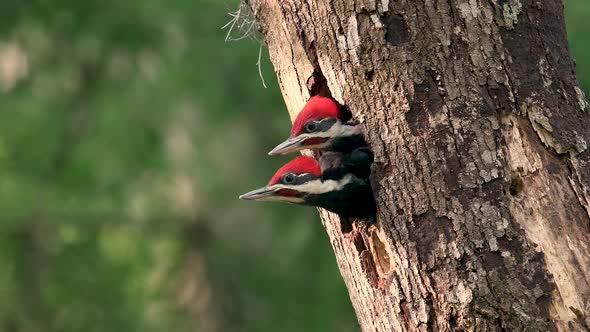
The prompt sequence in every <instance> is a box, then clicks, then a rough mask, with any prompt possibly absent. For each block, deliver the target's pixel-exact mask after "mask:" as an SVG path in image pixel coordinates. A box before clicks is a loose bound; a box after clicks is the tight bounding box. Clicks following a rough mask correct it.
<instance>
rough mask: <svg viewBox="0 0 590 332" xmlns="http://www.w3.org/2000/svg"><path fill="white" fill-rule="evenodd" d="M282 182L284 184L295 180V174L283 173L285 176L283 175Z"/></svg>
mask: <svg viewBox="0 0 590 332" xmlns="http://www.w3.org/2000/svg"><path fill="white" fill-rule="evenodd" d="M283 182H284V183H285V184H292V183H293V182H295V175H293V173H287V174H285V176H283Z"/></svg>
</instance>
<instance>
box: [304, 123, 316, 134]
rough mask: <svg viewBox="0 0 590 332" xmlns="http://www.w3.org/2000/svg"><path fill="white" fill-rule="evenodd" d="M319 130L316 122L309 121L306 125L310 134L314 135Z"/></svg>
mask: <svg viewBox="0 0 590 332" xmlns="http://www.w3.org/2000/svg"><path fill="white" fill-rule="evenodd" d="M317 129H318V124H317V122H315V121H309V122H308V123H306V124H305V130H306V131H307V132H308V133H313V132H314V131H316V130H317Z"/></svg>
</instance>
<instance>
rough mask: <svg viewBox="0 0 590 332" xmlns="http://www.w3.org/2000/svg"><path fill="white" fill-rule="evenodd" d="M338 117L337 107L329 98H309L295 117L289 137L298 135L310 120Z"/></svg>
mask: <svg viewBox="0 0 590 332" xmlns="http://www.w3.org/2000/svg"><path fill="white" fill-rule="evenodd" d="M339 115H340V111H339V107H338V105H336V103H335V102H334V101H333V100H332V99H331V98H328V97H321V96H313V97H311V98H309V100H308V101H307V104H305V106H304V107H303V109H302V110H301V112H299V114H298V115H297V118H296V119H295V122H294V123H293V127H291V136H295V135H299V134H300V133H301V131H302V130H303V127H304V126H305V124H306V123H307V121H309V120H311V119H316V120H321V119H325V118H329V117H333V118H337V117H339Z"/></svg>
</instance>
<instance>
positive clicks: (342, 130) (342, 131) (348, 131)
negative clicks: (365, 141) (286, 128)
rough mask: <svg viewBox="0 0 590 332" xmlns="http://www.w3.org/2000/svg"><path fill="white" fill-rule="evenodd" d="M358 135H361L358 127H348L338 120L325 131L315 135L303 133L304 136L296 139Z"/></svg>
mask: <svg viewBox="0 0 590 332" xmlns="http://www.w3.org/2000/svg"><path fill="white" fill-rule="evenodd" d="M360 134H361V128H360V126H349V125H346V124H343V123H342V122H341V121H340V120H338V121H336V123H334V125H332V127H330V129H329V130H327V131H320V132H317V133H304V134H301V135H298V136H297V137H300V138H301V139H307V138H317V137H322V138H328V137H336V136H353V135H360Z"/></svg>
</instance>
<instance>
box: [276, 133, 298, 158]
mask: <svg viewBox="0 0 590 332" xmlns="http://www.w3.org/2000/svg"><path fill="white" fill-rule="evenodd" d="M304 140H305V138H301V137H298V136H295V137H289V138H287V139H286V140H285V141H284V142H283V143H281V144H279V145H277V146H276V147H275V148H274V149H272V150H271V151H270V152H269V153H268V155H269V156H276V155H279V154H287V153H291V152H295V151H299V150H301V149H303V148H304V145H303V141H304Z"/></svg>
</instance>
